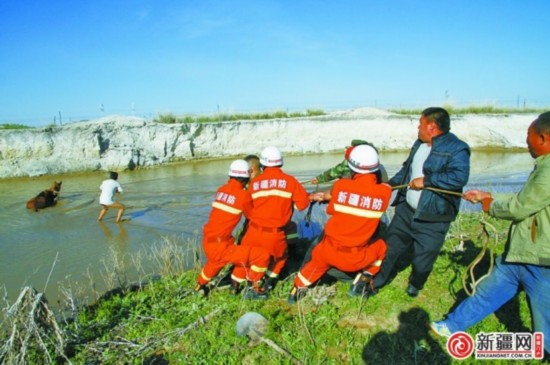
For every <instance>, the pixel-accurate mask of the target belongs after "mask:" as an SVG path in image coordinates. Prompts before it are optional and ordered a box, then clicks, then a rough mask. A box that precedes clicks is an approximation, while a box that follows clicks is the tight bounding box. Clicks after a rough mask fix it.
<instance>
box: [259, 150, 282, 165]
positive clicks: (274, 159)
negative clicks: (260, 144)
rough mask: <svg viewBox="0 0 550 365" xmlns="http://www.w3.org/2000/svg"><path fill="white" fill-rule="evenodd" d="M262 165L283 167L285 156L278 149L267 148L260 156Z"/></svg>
mask: <svg viewBox="0 0 550 365" xmlns="http://www.w3.org/2000/svg"><path fill="white" fill-rule="evenodd" d="M260 163H261V164H262V165H263V166H267V167H270V166H283V155H282V154H281V151H279V149H278V148H277V147H273V146H269V147H266V148H264V150H263V151H262V153H261V154H260Z"/></svg>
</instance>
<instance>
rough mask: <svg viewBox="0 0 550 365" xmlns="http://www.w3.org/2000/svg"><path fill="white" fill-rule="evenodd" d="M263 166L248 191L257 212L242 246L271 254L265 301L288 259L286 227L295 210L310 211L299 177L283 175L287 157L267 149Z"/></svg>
mask: <svg viewBox="0 0 550 365" xmlns="http://www.w3.org/2000/svg"><path fill="white" fill-rule="evenodd" d="M260 164H261V165H262V169H263V172H262V173H261V174H260V175H258V176H256V177H255V178H253V179H252V180H250V185H249V188H248V189H249V191H250V193H251V194H252V201H253V204H254V210H253V211H252V214H251V216H250V218H249V220H250V222H249V224H248V227H247V230H246V233H245V235H244V237H243V239H242V241H241V245H242V246H246V247H250V246H252V247H258V246H260V247H264V248H265V249H266V251H267V252H269V254H270V255H271V263H270V265H269V267H268V270H267V272H266V281H265V282H264V285H263V288H264V292H263V293H261V294H262V295H261V296H260V297H261V299H263V298H266V297H267V290H269V289H270V287H272V286H273V285H274V283H275V281H276V279H277V277H278V276H279V274H280V272H281V270H282V269H283V267H284V265H285V263H286V260H287V243H286V237H285V226H286V225H287V223H289V221H290V219H291V217H292V213H293V209H294V208H293V207H296V209H298V210H304V209H306V208H307V207H308V205H309V195H308V193H307V191H306V190H305V189H304V188H303V187H302V185H301V184H300V183H299V182H298V180H296V178H294V177H293V176H291V175H288V174H286V173H284V172H283V170H282V169H281V167H282V166H283V156H282V154H281V151H279V149H277V148H276V147H266V148H265V149H264V150H263V151H262V153H261V154H260ZM244 270H245V269H244V268H243V267H235V269H234V270H233V279H235V280H236V279H237V277H242V276H243V274H242V272H243V271H244ZM245 295H246V294H245ZM248 296H250V297H252V298H253V299H256V298H259V297H258V295H257V293H256V292H254V291H248Z"/></svg>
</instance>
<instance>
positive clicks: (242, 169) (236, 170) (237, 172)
mask: <svg viewBox="0 0 550 365" xmlns="http://www.w3.org/2000/svg"><path fill="white" fill-rule="evenodd" d="M229 176H233V177H244V178H249V177H250V166H248V162H246V161H245V160H235V161H233V162H231V165H230V166H229Z"/></svg>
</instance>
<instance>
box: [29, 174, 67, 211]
mask: <svg viewBox="0 0 550 365" xmlns="http://www.w3.org/2000/svg"><path fill="white" fill-rule="evenodd" d="M61 183H62V182H61V181H59V182H57V181H54V182H53V184H52V186H51V187H50V188H49V189H46V190H44V191H41V192H40V193H38V195H37V196H35V197H34V198H32V199H31V200H29V201H28V202H27V208H28V209H32V210H34V211H35V212H38V209H44V208H47V207H53V206H54V205H56V204H57V199H58V198H59V191H60V190H61Z"/></svg>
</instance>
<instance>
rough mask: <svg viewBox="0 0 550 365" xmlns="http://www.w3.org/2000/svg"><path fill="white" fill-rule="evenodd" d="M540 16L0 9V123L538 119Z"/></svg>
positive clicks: (542, 50) (497, 1) (464, 11)
mask: <svg viewBox="0 0 550 365" xmlns="http://www.w3.org/2000/svg"><path fill="white" fill-rule="evenodd" d="M549 14H550V1H547V0H532V1H531V0H524V1H522V0H516V1H509V0H492V1H491V0H479V1H467V0H449V1H445V0H438V1H435V0H425V1H422V0H416V1H413V0H408V1H407V0H362V1H359V0H357V1H322V0H315V1H300V0H292V1H291V0H288V1H269V0H256V1H252V0H249V1H241V0H237V1H232V0H227V1H223V0H218V1H210V0H197V1H183V0H182V1H168V0H136V1H129V0H124V1H117V0H109V1H107V0H90V1H75V0H71V1H69V0H67V1H62V0H43V1H38V0H0V123H11V122H17V123H23V124H31V125H43V124H49V123H52V122H53V119H54V117H56V118H59V113H61V115H62V118H63V121H64V122H69V121H76V120H80V119H95V118H98V117H100V116H102V115H110V114H124V115H132V114H134V115H137V116H144V117H154V116H155V115H157V114H158V113H174V114H190V113H199V114H214V113H217V112H218V110H219V111H220V112H225V113H231V112H243V113H246V112H257V111H261V112H269V111H276V110H289V111H305V110H306V109H308V108H315V109H323V110H326V111H330V110H338V109H349V108H355V107H380V108H399V107H401V108H419V109H422V108H424V107H428V106H436V105H453V106H470V105H495V106H508V107H517V106H520V107H523V105H525V106H527V107H539V108H540V107H543V108H544V107H548V109H550V57H549V56H550V44H549V43H550V41H549V40H550V21H548V15H549ZM101 106H103V107H101ZM102 109H103V110H102Z"/></svg>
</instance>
